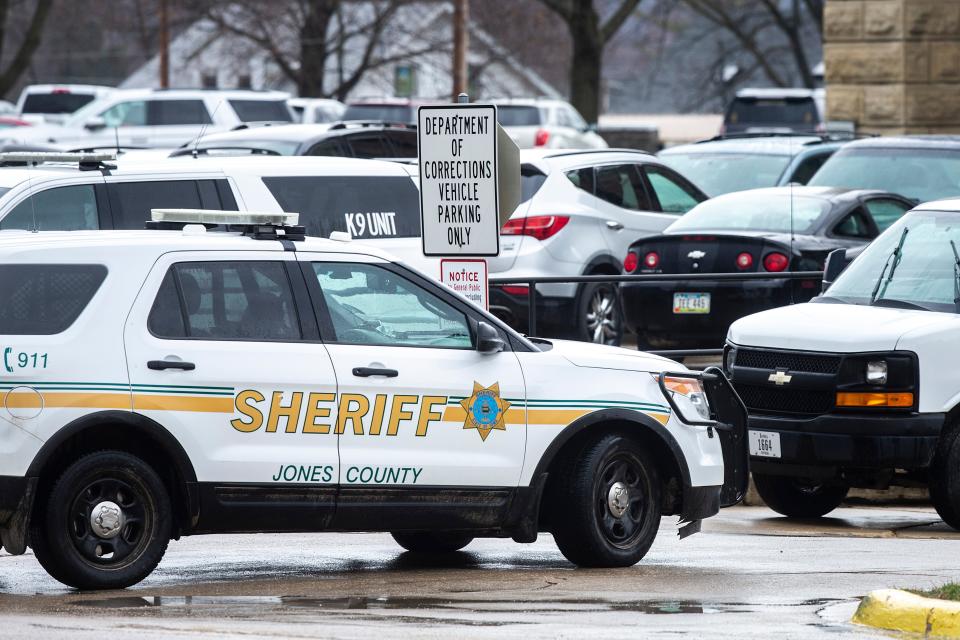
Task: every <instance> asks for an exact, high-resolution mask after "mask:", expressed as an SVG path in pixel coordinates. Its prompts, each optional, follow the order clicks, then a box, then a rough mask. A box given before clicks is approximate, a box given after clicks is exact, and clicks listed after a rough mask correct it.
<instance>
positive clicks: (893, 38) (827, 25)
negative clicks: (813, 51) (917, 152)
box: [823, 0, 960, 134]
mask: <svg viewBox="0 0 960 640" xmlns="http://www.w3.org/2000/svg"><path fill="white" fill-rule="evenodd" d="M823 22H824V24H823V37H824V47H823V49H824V64H825V66H826V72H825V80H826V87H827V117H828V118H829V119H830V120H852V121H854V122H856V123H857V125H858V130H860V131H862V132H866V133H887V134H896V133H960V0H828V1H827V4H826V7H825V9H824V20H823Z"/></svg>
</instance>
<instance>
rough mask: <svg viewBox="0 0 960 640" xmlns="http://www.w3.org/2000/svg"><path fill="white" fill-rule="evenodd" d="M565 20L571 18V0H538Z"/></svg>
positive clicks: (567, 20) (568, 20)
mask: <svg viewBox="0 0 960 640" xmlns="http://www.w3.org/2000/svg"><path fill="white" fill-rule="evenodd" d="M540 1H541V2H542V3H543V4H545V5H546V6H547V8H548V9H550V10H551V11H553V12H554V13H556V14H557V15H558V16H560V17H561V18H563V19H564V21H566V22H570V21H571V20H573V0H540Z"/></svg>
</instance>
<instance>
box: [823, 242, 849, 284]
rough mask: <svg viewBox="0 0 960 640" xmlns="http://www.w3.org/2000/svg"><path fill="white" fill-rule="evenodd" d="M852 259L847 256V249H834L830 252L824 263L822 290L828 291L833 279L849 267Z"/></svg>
mask: <svg viewBox="0 0 960 640" xmlns="http://www.w3.org/2000/svg"><path fill="white" fill-rule="evenodd" d="M850 262H851V260H850V259H849V258H847V250H846V249H834V250H833V251H831V252H830V255H828V256H827V262H826V264H824V265H823V285H822V286H823V288H822V289H821V291H826V290H827V289H828V288H829V287H830V285H831V284H833V281H834V280H836V279H837V276H839V275H840V274H841V273H843V270H844V269H846V268H847V265H848V264H850Z"/></svg>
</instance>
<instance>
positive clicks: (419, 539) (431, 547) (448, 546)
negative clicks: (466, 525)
mask: <svg viewBox="0 0 960 640" xmlns="http://www.w3.org/2000/svg"><path fill="white" fill-rule="evenodd" d="M390 535H392V536H393V539H394V540H396V541H397V544H398V545H400V546H401V547H403V548H404V549H406V550H407V551H413V552H414V553H453V552H454V551H460V549H463V548H464V547H465V546H467V545H468V544H470V543H471V542H473V537H471V536H468V535H464V534H461V533H445V532H442V531H394V532H392V533H391V534H390Z"/></svg>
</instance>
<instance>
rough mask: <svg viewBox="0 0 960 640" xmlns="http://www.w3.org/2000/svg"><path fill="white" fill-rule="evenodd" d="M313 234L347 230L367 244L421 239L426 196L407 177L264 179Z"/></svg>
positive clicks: (282, 204)
mask: <svg viewBox="0 0 960 640" xmlns="http://www.w3.org/2000/svg"><path fill="white" fill-rule="evenodd" d="M263 183H264V184H265V185H267V188H268V189H269V190H270V193H272V194H273V197H274V198H276V199H277V202H278V203H280V206H281V207H282V208H283V210H284V211H287V212H290V213H299V214H300V224H302V225H304V226H306V228H307V235H311V236H319V237H321V238H326V237H329V235H330V233H331V232H333V231H346V232H347V233H349V234H350V235H351V236H352V237H354V238H357V239H364V240H373V239H378V238H418V237H420V193H419V192H418V191H417V187H416V185H415V184H414V183H413V181H412V180H411V179H410V178H408V177H405V176H323V177H319V176H289V177H268V178H264V179H263Z"/></svg>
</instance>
